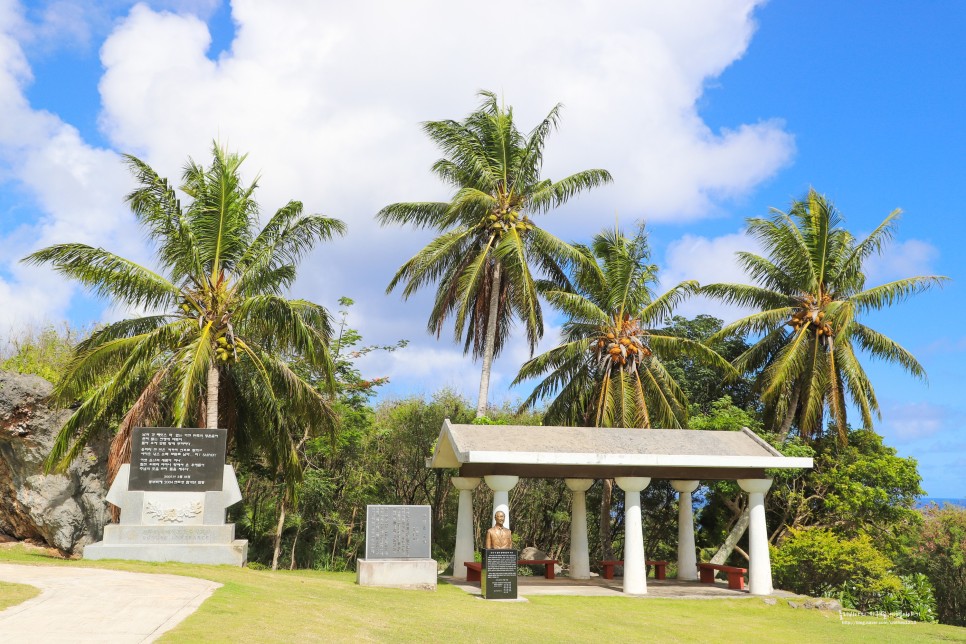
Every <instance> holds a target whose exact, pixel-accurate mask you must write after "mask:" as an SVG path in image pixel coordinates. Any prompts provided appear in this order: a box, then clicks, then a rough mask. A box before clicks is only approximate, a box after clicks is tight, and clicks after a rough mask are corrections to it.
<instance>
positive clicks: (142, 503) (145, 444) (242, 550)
mask: <svg viewBox="0 0 966 644" xmlns="http://www.w3.org/2000/svg"><path fill="white" fill-rule="evenodd" d="M227 433H228V432H227V430H224V429H189V428H176V427H171V428H167V427H136V428H135V429H134V431H133V433H132V436H131V463H130V465H128V464H125V465H122V466H121V468H120V471H118V473H117V476H116V477H115V478H114V482H113V483H112V484H111V489H110V490H109V491H108V493H107V500H108V501H109V502H111V503H113V504H114V505H116V506H117V507H119V508H120V509H121V519H120V523H118V524H111V525H107V526H105V527H104V540H103V541H99V542H97V543H92V544H90V545H89V546H87V547H86V548H84V558H85V559H137V560H140V561H181V562H184V563H212V564H231V565H235V566H243V565H245V561H246V559H247V556H248V542H247V541H245V540H243V539H235V526H234V524H230V523H225V511H226V509H227V508H228V506H230V505H232V504H234V503H238V502H239V501H241V491H240V490H239V489H238V480H237V479H236V478H235V470H234V469H232V467H231V465H226V464H225V438H226V436H227Z"/></svg>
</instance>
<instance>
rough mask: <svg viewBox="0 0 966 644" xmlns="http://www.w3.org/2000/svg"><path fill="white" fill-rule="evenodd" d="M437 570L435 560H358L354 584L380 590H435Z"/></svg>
mask: <svg viewBox="0 0 966 644" xmlns="http://www.w3.org/2000/svg"><path fill="white" fill-rule="evenodd" d="M438 570H439V568H438V566H437V565H436V560H435V559H358V560H356V583H357V584H359V585H360V586H376V587H380V588H405V589H409V590H436V575H437V571H438Z"/></svg>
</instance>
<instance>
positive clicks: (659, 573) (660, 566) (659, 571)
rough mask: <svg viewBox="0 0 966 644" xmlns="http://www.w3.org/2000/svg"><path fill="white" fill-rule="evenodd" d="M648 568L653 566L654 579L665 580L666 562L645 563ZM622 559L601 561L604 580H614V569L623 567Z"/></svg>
mask: <svg viewBox="0 0 966 644" xmlns="http://www.w3.org/2000/svg"><path fill="white" fill-rule="evenodd" d="M644 563H646V564H647V565H648V566H654V578H655V579H665V578H666V577H667V562H666V561H645V562H644ZM623 565H624V560H623V559H613V560H611V561H601V562H600V567H601V569H602V570H603V573H604V574H603V575H601V576H602V577H603V578H604V579H613V578H614V567H615V566H623Z"/></svg>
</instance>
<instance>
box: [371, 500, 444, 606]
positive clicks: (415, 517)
mask: <svg viewBox="0 0 966 644" xmlns="http://www.w3.org/2000/svg"><path fill="white" fill-rule="evenodd" d="M430 517H431V514H430V507H429V506H428V505H367V506H366V557H365V559H359V560H357V561H356V583H358V584H359V585H360V586H380V587H384V588H410V589H418V590H436V575H437V570H438V568H437V565H436V561H435V560H434V559H433V558H432V552H431V548H432V538H431V536H432V535H431V533H430V530H431V528H430Z"/></svg>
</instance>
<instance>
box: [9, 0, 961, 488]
mask: <svg viewBox="0 0 966 644" xmlns="http://www.w3.org/2000/svg"><path fill="white" fill-rule="evenodd" d="M500 4H501V3H500V2H497V3H494V5H493V9H494V11H496V12H497V13H499V11H500V7H499V6H498V5H500ZM638 4H639V3H634V2H616V3H613V4H612V5H609V8H608V10H607V12H604V11H603V10H598V9H596V8H595V7H588V6H586V5H581V4H580V3H571V2H562V3H555V4H554V7H555V11H554V12H547V11H543V10H541V9H540V7H539V5H534V7H528V8H522V9H521V8H519V7H517V6H516V5H511V4H507V7H505V8H504V10H505V11H511V9H510V7H511V6H512V7H514V8H513V9H512V11H513V14H514V15H515V16H516V25H517V26H518V29H516V30H515V31H513V32H510V33H499V34H496V35H494V34H493V33H492V31H486V32H484V31H483V29H484V28H485V24H483V23H481V22H480V21H478V20H476V19H475V17H474V15H475V14H474V10H473V5H470V4H468V3H467V4H466V5H465V6H464V5H463V4H461V3H445V4H443V3H439V2H433V1H431V0H425V1H423V2H417V3H415V4H413V5H412V6H411V7H409V9H410V11H409V13H407V11H405V10H404V9H403V8H401V7H398V6H396V4H394V3H391V2H382V3H372V4H366V5H365V6H345V3H341V4H340V3H318V2H305V3H300V2H297V1H296V0H290V1H286V2H278V3H258V2H255V1H253V0H238V1H236V2H235V3H233V4H232V5H229V4H228V3H224V2H216V1H214V0H211V1H202V2H190V1H189V0H170V1H167V2H158V3H151V2H149V3H146V4H142V5H138V6H132V4H131V3H126V2H121V1H119V0H103V1H101V2H83V3H82V2H69V1H63V0H61V1H59V2H56V3H55V2H50V3H47V2H30V3H27V4H19V3H17V2H14V1H13V0H0V114H2V115H3V122H0V301H4V305H3V307H0V308H2V310H0V334H2V333H4V332H9V331H11V330H13V329H15V328H17V326H18V325H23V324H30V323H38V322H43V321H56V320H59V319H64V318H67V319H70V320H72V321H73V322H74V323H76V324H89V323H91V322H95V321H98V320H103V319H110V318H113V317H117V316H118V315H121V314H123V312H118V311H110V310H105V309H104V307H103V305H102V304H101V303H98V302H96V301H94V300H91V299H90V298H88V297H86V296H84V295H83V294H82V293H80V292H78V291H77V290H76V289H73V288H72V287H70V286H69V285H66V284H63V283H61V282H60V281H59V280H57V279H56V278H52V277H51V276H50V275H49V272H46V273H45V272H44V271H43V270H42V269H40V270H35V269H26V268H24V267H22V266H20V265H18V264H17V263H16V260H17V259H19V257H22V256H23V255H24V254H26V253H27V252H29V251H30V250H33V249H35V248H37V247H39V246H41V245H46V244H50V243H55V242H58V241H66V240H68V239H80V240H84V241H87V242H88V243H95V244H98V245H104V246H105V247H108V248H111V249H112V250H116V251H118V252H120V253H122V254H126V255H128V256H131V257H133V258H136V259H141V260H144V261H149V258H150V252H149V249H148V248H147V247H146V246H145V244H144V240H143V238H142V235H141V234H140V232H139V231H138V230H137V229H136V228H135V227H134V226H133V223H132V221H131V218H130V215H129V214H128V213H126V212H125V211H124V209H123V206H122V204H121V199H122V197H123V195H124V194H125V193H126V191H127V190H129V189H130V185H131V184H130V180H129V178H128V177H127V175H126V172H125V170H124V168H123V166H122V165H121V163H120V161H119V158H118V153H120V152H131V153H134V154H136V155H138V156H141V157H142V158H145V159H146V160H147V161H149V162H150V163H152V164H153V165H154V166H155V167H156V168H158V169H159V170H160V171H161V172H162V173H165V174H167V175H168V176H172V177H176V176H177V174H178V172H179V170H180V167H181V164H182V163H183V161H184V159H185V158H186V157H187V156H188V155H191V156H193V157H195V158H198V159H204V158H205V155H206V151H207V149H208V147H209V145H210V142H211V140H212V139H214V138H218V139H220V140H222V141H225V142H227V143H228V144H229V145H230V146H231V147H235V148H238V149H241V150H244V151H248V152H250V158H249V161H248V163H249V164H250V171H251V173H252V174H254V173H256V172H260V173H261V176H262V183H261V185H262V188H261V192H260V199H261V201H262V203H263V205H264V206H265V209H266V210H270V209H271V208H274V207H277V206H278V205H281V204H282V203H284V201H286V200H287V199H289V198H299V199H303V200H304V201H305V202H306V206H307V208H308V209H310V210H321V211H324V212H326V213H327V214H331V215H334V216H338V217H340V218H342V219H345V220H346V221H347V222H348V223H349V226H350V231H351V232H350V234H349V236H348V237H347V238H345V239H343V240H340V241H338V242H335V243H333V244H330V245H329V246H328V247H326V248H323V249H320V251H318V252H317V253H315V254H314V255H313V256H312V257H311V258H310V259H309V260H308V262H307V264H306V267H305V268H303V277H302V279H300V281H299V283H298V285H297V286H296V293H297V294H298V295H300V296H306V297H310V298H311V299H314V300H316V301H319V302H321V303H323V304H326V305H327V306H330V307H331V308H333V309H334V308H336V299H337V298H338V297H339V296H340V295H347V296H350V297H352V298H354V299H355V300H356V302H357V304H356V306H355V307H353V312H352V323H353V325H354V326H356V327H357V328H359V329H360V330H361V331H362V332H363V334H364V336H365V337H366V339H367V340H369V341H373V342H380V343H384V342H391V341H393V340H395V339H397V338H407V339H409V340H410V341H411V344H410V346H409V347H408V348H407V349H406V350H405V351H401V352H397V353H396V354H393V355H392V356H390V357H378V356H377V357H372V358H370V359H369V360H368V361H367V362H366V364H365V369H366V372H367V373H368V374H369V375H371V376H378V375H389V376H390V377H391V378H392V384H391V386H390V388H389V390H388V393H389V394H391V395H405V394H407V393H410V392H424V393H428V392H432V391H434V390H435V389H437V388H438V387H439V386H440V385H442V384H448V385H450V386H453V387H455V388H457V389H458V390H461V391H464V392H466V393H467V394H468V396H469V397H471V398H472V396H473V395H474V393H475V389H476V383H477V378H478V375H477V374H478V372H477V366H476V365H474V364H472V363H471V362H470V361H469V360H468V359H467V358H464V357H463V356H462V355H461V352H460V351H459V350H458V347H456V346H455V345H454V344H452V343H451V342H450V341H449V339H448V338H447V337H446V336H444V337H443V338H442V339H441V340H439V341H437V340H436V339H435V338H431V337H429V336H428V335H427V334H426V333H425V331H424V326H423V325H424V323H425V315H426V311H427V309H426V307H427V303H428V295H429V294H428V293H427V294H426V296H420V297H417V298H414V299H412V300H409V301H407V302H402V301H401V300H400V299H399V298H398V297H397V296H395V295H393V296H388V297H387V296H385V295H383V290H384V288H385V285H386V283H387V282H388V279H389V277H390V276H391V274H392V272H393V270H394V269H395V268H396V267H397V266H398V265H399V264H400V263H402V261H404V260H405V259H406V258H408V257H409V255H411V254H412V253H413V252H415V251H416V250H417V249H418V248H419V247H420V246H421V245H422V244H423V243H425V241H426V239H427V238H426V236H425V235H422V234H419V233H411V232H407V231H400V230H381V229H378V228H376V227H375V226H374V224H373V223H372V218H371V217H372V214H373V213H374V212H375V211H376V210H378V208H379V207H381V206H382V205H385V204H386V203H389V202H391V201H399V200H409V199H436V198H443V197H445V191H444V190H443V189H442V188H441V187H440V186H439V185H438V184H437V183H436V182H435V181H434V180H433V178H432V177H431V176H430V173H429V172H428V167H429V165H430V164H431V163H432V161H433V160H434V159H435V156H436V155H435V151H434V150H433V149H432V148H431V147H430V146H429V144H428V143H427V142H426V141H424V140H423V138H422V135H421V134H420V133H419V130H418V122H419V121H422V120H427V119H433V118H450V117H452V118H457V117H460V116H462V115H463V114H465V113H466V112H468V111H469V110H470V109H472V107H473V106H474V104H475V99H474V96H473V94H474V92H475V91H476V90H477V89H479V88H488V89H493V90H495V91H498V92H502V93H503V95H504V96H505V98H506V100H507V102H508V103H511V104H513V105H514V106H515V107H516V109H517V116H518V119H519V120H520V122H521V123H522V124H523V125H524V126H529V125H530V124H533V123H535V122H536V121H537V119H539V118H540V117H542V115H543V114H545V113H546V111H547V110H549V108H550V107H551V106H552V105H553V104H554V103H556V102H557V101H563V102H564V103H565V105H566V109H565V112H564V120H563V124H562V127H561V130H560V132H559V133H558V134H556V135H555V136H554V137H553V138H552V140H551V144H550V146H549V149H548V154H547V164H546V175H547V176H549V177H560V176H562V175H564V174H567V173H569V172H572V171H574V170H578V169H583V168H586V167H595V166H596V167H606V168H608V169H609V170H611V172H612V173H613V174H614V176H615V179H616V181H615V184H614V186H611V187H608V188H606V189H603V190H601V191H599V192H598V193H594V194H589V195H587V196H584V197H582V198H581V199H579V200H578V201H576V202H574V203H572V204H570V205H568V206H567V207H566V208H565V209H563V210H562V211H561V212H559V213H554V214H553V215H552V217H553V218H552V219H547V220H546V221H545V222H542V223H543V225H544V226H545V227H547V228H549V229H551V230H553V231H554V232H556V233H557V234H559V235H560V236H562V237H565V238H568V239H586V238H588V237H589V236H590V235H592V234H593V233H594V232H596V231H597V230H599V229H600V228H601V227H602V226H604V225H610V224H612V223H613V221H614V217H615V213H616V215H617V216H618V217H619V218H620V220H621V221H622V222H628V223H630V222H633V221H634V220H636V219H638V218H644V219H645V220H646V221H647V223H648V227H649V228H650V230H651V243H652V247H653V249H654V253H655V258H654V259H655V261H657V262H658V263H659V264H661V265H662V267H663V269H664V273H665V276H666V279H667V281H668V282H669V283H670V282H673V281H676V280H679V279H685V278H692V277H693V278H696V279H699V280H701V281H705V282H707V281H710V280H716V281H717V280H718V279H728V280H737V279H739V278H740V274H738V273H737V272H736V271H735V269H734V266H733V265H732V264H731V257H732V254H733V252H734V250H737V249H739V248H746V247H747V243H748V242H747V240H746V239H744V238H743V237H742V236H741V235H740V231H741V229H742V222H743V219H744V218H745V217H748V216H759V215H763V214H765V213H767V210H768V208H769V207H770V206H775V207H779V208H784V207H785V206H787V205H788V203H789V201H790V200H791V199H792V198H794V197H798V196H800V195H802V194H803V193H804V192H805V191H806V190H807V189H808V187H809V186H814V187H815V188H816V189H818V190H819V191H821V192H823V193H825V194H827V195H828V196H829V197H830V198H831V199H832V200H833V201H834V202H835V203H836V205H837V206H838V207H839V209H840V210H841V212H842V213H843V214H844V216H845V217H846V222H847V225H848V226H849V227H850V228H851V229H852V230H853V231H854V232H857V233H863V232H866V231H868V230H871V229H872V228H873V227H874V226H875V225H876V224H878V223H879V221H881V220H882V219H883V218H884V217H885V216H886V215H887V214H888V213H889V212H890V211H892V210H893V209H894V208H902V209H903V211H904V215H903V219H902V222H901V225H900V228H899V237H898V239H897V241H896V243H895V244H894V246H893V247H892V249H891V250H890V252H889V253H887V254H886V255H885V256H883V257H882V258H879V259H878V260H877V261H876V262H875V264H874V265H873V266H872V267H871V277H872V279H873V280H876V281H885V280H889V279H892V278H895V277H904V276H908V275H912V274H924V273H935V274H944V275H948V276H950V277H952V278H953V281H952V282H951V283H950V284H949V285H948V286H947V287H946V288H945V289H943V290H942V291H936V292H933V293H928V294H926V295H923V296H919V297H917V298H915V299H914V300H911V301H910V302H908V303H905V304H903V305H901V306H900V307H898V308H896V309H894V310H893V311H890V312H889V313H887V314H881V315H877V316H875V317H873V318H872V319H871V320H870V323H871V324H872V325H873V326H874V327H875V328H877V329H879V330H881V331H883V332H885V333H887V334H889V335H890V336H892V337H893V338H895V339H896V340H898V341H899V342H900V343H902V344H903V345H904V346H906V347H907V348H909V349H910V350H911V351H913V353H915V354H916V355H917V356H918V357H919V358H920V360H921V361H922V362H923V364H924V365H925V367H926V369H927V371H928V373H929V382H928V384H925V383H921V382H918V381H916V380H914V379H912V378H910V377H908V376H906V375H905V374H903V373H902V372H901V371H900V370H899V369H897V368H895V367H892V366H888V365H876V364H873V366H872V367H871V368H870V375H871V377H872V378H873V382H874V383H875V386H876V390H877V393H878V395H879V399H880V402H881V405H882V408H883V412H884V417H883V421H882V423H881V424H880V425H879V426H878V427H877V429H878V431H880V432H881V433H883V434H884V435H885V436H886V438H887V441H888V442H889V444H891V445H893V446H895V447H896V448H897V449H899V451H900V453H902V454H903V455H911V456H915V457H916V458H917V459H918V460H919V462H920V471H921V473H922V474H923V477H924V487H925V489H926V490H927V492H928V493H929V494H930V495H932V496H942V497H966V484H964V482H963V481H964V480H963V477H962V475H961V474H960V472H962V471H963V470H964V469H966V433H964V431H963V429H962V428H963V425H964V424H966V405H964V403H963V400H962V399H963V396H962V395H961V393H960V390H961V388H962V385H963V383H964V382H966V367H964V366H963V362H964V358H966V332H964V331H963V330H962V329H963V327H962V325H960V324H957V322H958V321H959V320H961V319H963V316H964V314H966V310H964V309H966V307H964V304H963V302H964V298H963V291H962V289H963V288H964V285H963V283H962V282H963V270H962V269H963V266H964V259H963V252H962V251H961V249H960V244H961V241H960V240H962V239H964V233H966V230H964V228H966V224H964V223H963V222H964V219H963V217H962V216H961V210H962V204H963V203H964V202H966V194H964V192H966V187H964V186H966V161H964V152H966V128H964V127H963V124H962V115H963V114H964V113H966V110H964V108H966V89H964V85H963V82H962V79H963V78H964V72H966V63H964V56H963V55H962V47H961V44H960V42H961V40H960V35H961V33H962V32H963V29H964V28H966V5H964V4H963V3H961V2H953V1H947V2H931V3H918V4H917V5H916V6H915V10H914V11H912V10H911V9H910V5H909V3H905V2H898V1H892V2H889V1H874V2H873V1H867V2H861V1H859V2H850V3H841V2H808V3H805V2H790V1H788V2H770V3H767V4H763V5H762V4H758V3H755V2H752V1H751V0H733V1H729V2H723V1H721V2H719V1H717V0H714V1H709V2H700V1H699V0H695V1H694V2H687V3H684V2H682V3H667V4H664V5H658V4H648V5H646V6H638ZM442 7H445V10H444V9H442ZM414 15H415V16H418V20H417V19H416V18H414V17H413V16H414ZM400 24H405V25H407V28H406V29H404V30H401V29H399V28H398V26H399V25H400ZM520 33H525V34H526V36H525V37H520V36H519V34H520ZM477 41H479V42H483V41H485V42H486V43H487V44H488V46H489V47H490V49H487V48H486V47H479V46H466V43H473V42H477ZM698 312H709V313H713V314H717V315H719V316H721V317H727V316H728V315H733V312H729V311H727V310H723V309H721V308H720V307H716V306H714V305H711V304H708V303H705V302H700V301H695V302H692V303H690V304H688V305H687V306H686V307H685V308H684V309H682V313H685V314H689V315H693V314H695V313H698ZM555 324H559V320H551V325H550V327H549V328H548V330H547V338H546V339H545V342H544V343H543V344H542V345H541V348H548V347H549V346H552V344H553V342H554V340H555V339H556V338H555V337H554V336H555V333H556V327H555V326H554V325H555ZM525 357H526V350H525V348H524V347H523V346H522V343H517V344H516V345H514V346H511V347H510V348H509V349H508V350H507V352H506V353H505V355H504V356H502V357H501V359H500V360H498V362H497V365H496V371H497V373H496V374H495V382H494V391H493V395H492V396H491V398H492V400H494V401H495V402H499V401H501V400H504V399H506V400H515V399H518V398H520V397H522V396H524V395H525V394H526V393H527V392H525V391H520V390H518V389H514V390H508V389H507V385H508V383H509V381H510V380H512V378H513V375H514V374H515V369H516V367H517V366H518V365H519V364H520V362H521V360H522V359H524V358H525Z"/></svg>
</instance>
